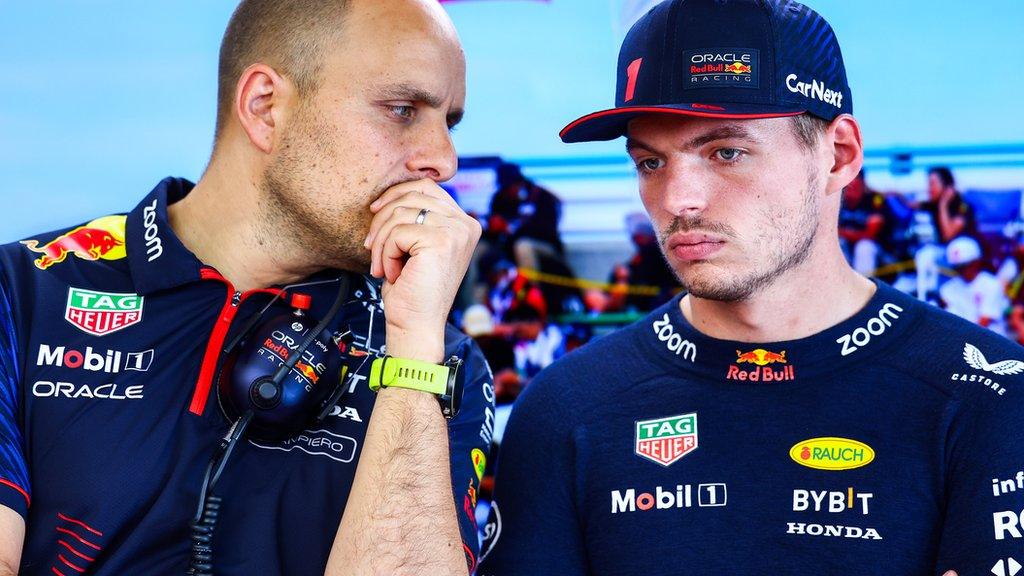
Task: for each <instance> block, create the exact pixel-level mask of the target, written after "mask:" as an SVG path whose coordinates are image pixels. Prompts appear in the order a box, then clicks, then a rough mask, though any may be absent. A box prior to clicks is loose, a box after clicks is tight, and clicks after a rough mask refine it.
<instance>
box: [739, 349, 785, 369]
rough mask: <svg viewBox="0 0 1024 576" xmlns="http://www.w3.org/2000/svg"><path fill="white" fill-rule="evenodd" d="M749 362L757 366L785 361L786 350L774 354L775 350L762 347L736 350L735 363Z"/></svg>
mask: <svg viewBox="0 0 1024 576" xmlns="http://www.w3.org/2000/svg"><path fill="white" fill-rule="evenodd" d="M744 362H749V363H751V364H757V365H758V366H767V365H768V364H774V363H776V362H781V363H783V364H785V363H786V351H785V350H783V351H782V353H780V354H776V353H775V352H769V351H768V350H765V349H763V348H757V349H755V350H753V351H751V352H740V351H739V350H737V351H736V363H737V364H743V363H744Z"/></svg>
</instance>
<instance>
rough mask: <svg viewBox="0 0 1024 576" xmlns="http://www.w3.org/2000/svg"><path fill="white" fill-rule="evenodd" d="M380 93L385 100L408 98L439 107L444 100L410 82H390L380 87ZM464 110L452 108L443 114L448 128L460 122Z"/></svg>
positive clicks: (432, 106)
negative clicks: (388, 84) (390, 83)
mask: <svg viewBox="0 0 1024 576" xmlns="http://www.w3.org/2000/svg"><path fill="white" fill-rule="evenodd" d="M381 93H382V94H383V96H384V98H385V99H387V100H409V101H410V102H422V103H424V104H426V105H427V106H429V107H431V108H437V109H440V108H441V107H442V106H443V105H444V101H443V100H442V99H441V98H440V97H439V96H438V95H436V94H433V93H431V92H430V91H428V90H425V89H423V88H420V87H419V86H415V85H412V84H406V83H402V84H392V85H390V86H385V87H383V88H382V89H381ZM464 115H465V111H464V110H463V109H462V108H453V109H452V110H451V111H450V112H448V114H447V115H446V116H445V120H446V122H447V123H448V127H449V128H454V127H455V125H456V124H458V123H459V122H462V117H463V116H464Z"/></svg>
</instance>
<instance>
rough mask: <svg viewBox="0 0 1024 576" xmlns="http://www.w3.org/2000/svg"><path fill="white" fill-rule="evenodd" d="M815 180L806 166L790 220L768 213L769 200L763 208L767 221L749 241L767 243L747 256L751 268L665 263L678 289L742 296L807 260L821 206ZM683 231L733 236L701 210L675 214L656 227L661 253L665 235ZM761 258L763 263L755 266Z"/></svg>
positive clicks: (722, 298) (732, 298)
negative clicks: (659, 228) (681, 267)
mask: <svg viewBox="0 0 1024 576" xmlns="http://www.w3.org/2000/svg"><path fill="white" fill-rule="evenodd" d="M820 186H821V184H820V180H819V178H818V177H817V175H816V174H815V173H814V172H813V171H812V170H811V169H810V167H809V169H808V174H807V182H806V188H805V189H804V192H803V197H802V202H801V206H802V209H801V211H800V213H799V214H798V215H797V219H796V221H795V222H786V221H785V215H784V214H778V213H773V211H772V208H771V207H770V206H769V207H767V208H765V209H763V210H762V214H763V221H765V222H767V227H766V228H765V229H762V230H761V231H760V234H758V236H757V238H756V240H755V241H754V242H752V243H751V245H752V246H766V247H769V249H768V252H767V253H761V254H754V255H751V258H750V262H751V263H752V265H753V266H755V267H756V268H754V269H752V270H749V269H748V270H740V271H738V272H736V273H732V274H730V273H729V271H728V270H727V269H724V268H722V267H719V266H716V265H715V264H714V263H711V262H702V263H694V264H688V265H687V266H702V267H708V268H710V267H714V270H708V271H707V272H704V271H701V270H694V269H693V268H691V269H690V270H688V272H689V274H688V276H689V277H687V275H684V274H683V272H682V271H681V270H679V269H676V268H674V267H672V266H670V268H672V271H673V272H674V273H675V276H676V278H677V279H678V280H679V282H680V284H681V285H682V286H683V289H684V290H685V291H686V292H687V293H689V294H692V295H694V296H696V297H698V298H703V299H706V300H715V301H718V302H744V301H746V300H749V299H750V298H751V297H752V296H753V295H754V294H756V293H758V292H760V291H762V290H764V289H765V288H768V287H769V286H771V285H772V284H773V283H775V282H776V281H777V280H778V279H779V278H781V277H782V276H783V275H784V274H785V273H786V272H788V271H790V270H792V269H793V268H796V267H797V266H799V265H800V264H802V263H803V262H804V261H806V260H807V258H808V256H810V254H811V251H812V248H813V247H814V243H815V239H816V238H817V229H818V220H819V218H820V215H821V206H820V204H819V203H818V201H817V198H818V196H819V193H820ZM787 229H789V230H791V232H790V233H788V234H787V233H785V232H784V231H785V230H787ZM687 231H694V232H714V233H718V234H721V235H724V236H726V237H727V238H728V237H732V238H735V237H736V234H735V232H734V231H733V229H732V228H731V227H729V226H727V225H725V224H721V223H715V222H708V221H706V220H704V219H703V217H702V216H701V215H695V216H692V217H689V216H684V217H679V218H676V219H675V220H673V221H672V223H671V224H670V225H669V226H668V227H667V228H666V229H665V230H663V231H662V232H661V236H660V239H659V240H660V243H661V249H662V254H663V255H664V254H666V253H667V250H668V247H667V245H666V240H667V239H668V238H669V236H671V235H672V234H674V233H676V232H687ZM780 232H781V233H780ZM761 263H763V265H761V266H758V264H761ZM670 264H671V263H670ZM716 271H717V272H716Z"/></svg>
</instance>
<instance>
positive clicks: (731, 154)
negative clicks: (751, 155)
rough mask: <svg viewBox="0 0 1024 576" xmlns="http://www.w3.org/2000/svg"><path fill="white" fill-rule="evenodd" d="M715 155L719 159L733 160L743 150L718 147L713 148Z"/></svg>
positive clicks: (740, 154) (741, 153)
mask: <svg viewBox="0 0 1024 576" xmlns="http://www.w3.org/2000/svg"><path fill="white" fill-rule="evenodd" d="M715 155H716V156H718V159H719V160H723V161H725V162H734V161H735V160H736V159H738V158H739V157H740V156H742V155H743V151H742V150H740V149H738V148H719V149H718V150H715Z"/></svg>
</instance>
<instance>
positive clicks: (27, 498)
mask: <svg viewBox="0 0 1024 576" xmlns="http://www.w3.org/2000/svg"><path fill="white" fill-rule="evenodd" d="M0 484H3V485H4V486H10V487H11V488H14V489H15V490H17V491H18V492H21V495H22V496H24V497H25V504H26V505H28V506H31V505H32V500H31V499H29V497H28V492H27V491H26V490H25V489H24V488H22V487H21V486H18V485H17V484H15V483H14V482H11V481H10V480H4V479H3V478H0Z"/></svg>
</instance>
